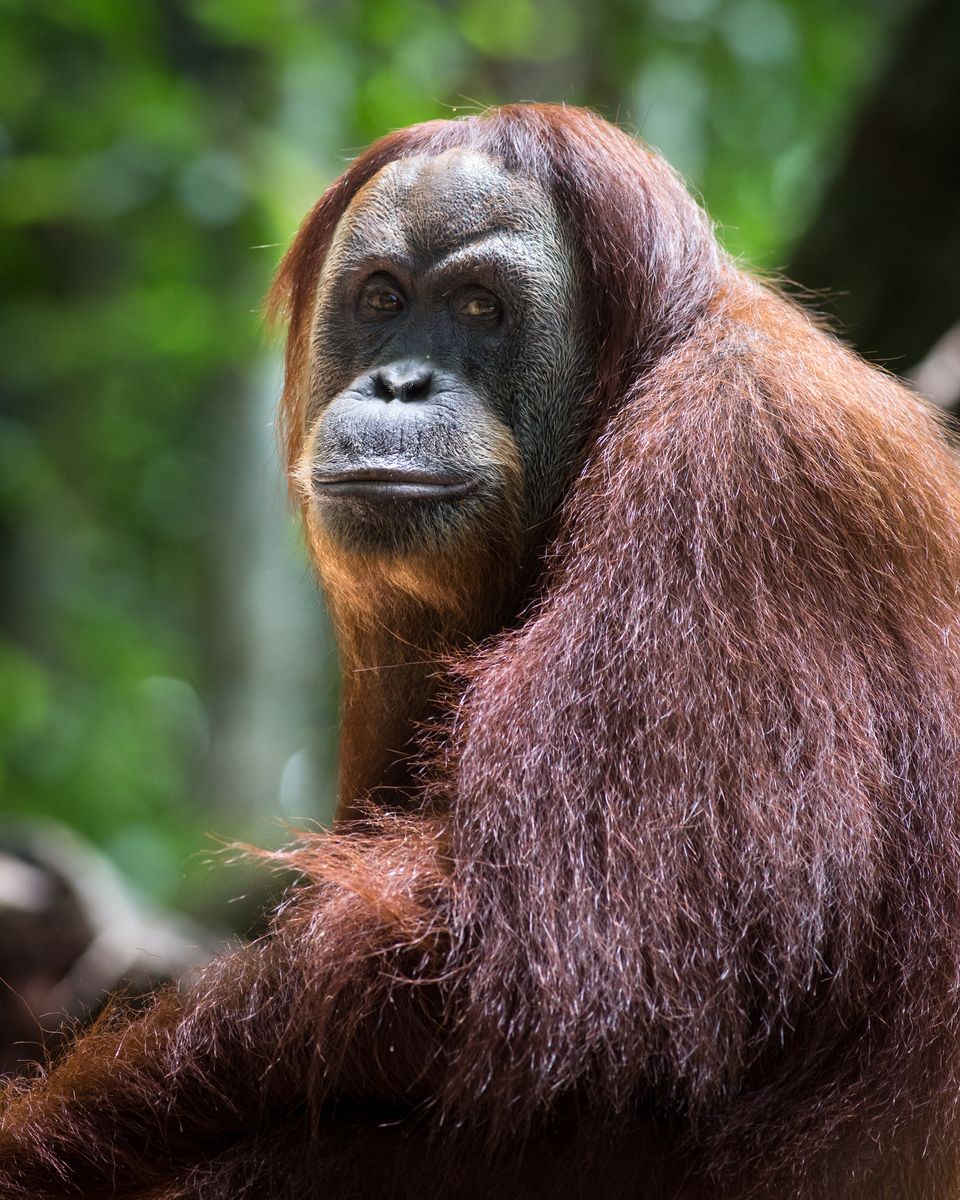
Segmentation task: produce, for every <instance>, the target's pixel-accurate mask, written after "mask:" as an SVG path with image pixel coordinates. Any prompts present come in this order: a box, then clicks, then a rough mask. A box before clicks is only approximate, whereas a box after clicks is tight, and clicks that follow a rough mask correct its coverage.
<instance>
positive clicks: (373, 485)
mask: <svg viewBox="0 0 960 1200" xmlns="http://www.w3.org/2000/svg"><path fill="white" fill-rule="evenodd" d="M314 485H315V487H316V489H317V494H318V495H320V496H331V497H336V498H338V499H339V498H341V497H343V498H349V499H358V500H374V501H376V500H421V501H423V500H460V499H462V498H463V497H464V496H466V495H468V493H469V492H471V491H472V490H473V485H472V483H470V482H469V481H466V482H465V481H463V480H447V479H437V478H436V477H431V476H427V475H415V474H400V473H399V472H398V473H397V474H392V473H390V474H383V475H329V476H326V477H323V476H320V477H315V478H314Z"/></svg>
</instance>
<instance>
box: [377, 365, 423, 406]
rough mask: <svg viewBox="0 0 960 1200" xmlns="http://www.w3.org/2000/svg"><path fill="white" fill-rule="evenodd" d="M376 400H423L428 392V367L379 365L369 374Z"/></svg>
mask: <svg viewBox="0 0 960 1200" xmlns="http://www.w3.org/2000/svg"><path fill="white" fill-rule="evenodd" d="M370 379H371V382H372V384H373V395H374V397H375V399H377V400H423V399H424V398H425V397H426V396H428V395H429V393H430V385H431V384H432V383H433V371H432V370H431V369H430V368H429V367H402V366H401V367H381V368H379V370H376V371H373V372H372V373H371V376H370Z"/></svg>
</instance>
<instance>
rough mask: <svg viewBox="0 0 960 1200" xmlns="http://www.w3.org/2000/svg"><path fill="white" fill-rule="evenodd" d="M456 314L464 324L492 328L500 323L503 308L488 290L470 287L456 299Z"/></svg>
mask: <svg viewBox="0 0 960 1200" xmlns="http://www.w3.org/2000/svg"><path fill="white" fill-rule="evenodd" d="M456 315H457V318H458V320H460V321H461V322H462V323H463V324H465V325H479V326H484V327H486V328H492V327H493V326H496V325H499V324H500V320H501V318H502V316H503V309H502V308H501V306H500V302H499V300H497V298H496V297H495V296H492V295H491V294H490V293H489V292H483V291H477V290H475V289H471V290H470V291H469V292H464V293H463V295H462V296H460V297H459V298H458V299H457V303H456Z"/></svg>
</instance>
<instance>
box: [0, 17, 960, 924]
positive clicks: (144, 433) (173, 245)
mask: <svg viewBox="0 0 960 1200" xmlns="http://www.w3.org/2000/svg"><path fill="white" fill-rule="evenodd" d="M921 8H922V6H918V5H917V4H915V3H908V2H907V0H598V2H596V3H593V4H587V3H575V2H574V0H542V2H534V0H455V2H454V0H451V2H449V3H445V2H441V0H353V2H349V3H347V2H343V3H341V2H338V0H326V2H324V3H308V2H307V0H194V2H192V3H189V2H186V0H184V2H181V3H177V2H174V0H136V2H133V3H131V2H130V0H55V2H54V0H24V2H22V3H17V2H15V0H14V2H11V0H0V21H2V27H0V224H2V226H3V238H2V244H0V260H2V270H3V274H2V277H3V280H4V284H3V289H2V296H0V337H2V345H3V359H2V364H3V370H2V396H3V401H2V409H0V541H2V548H3V565H4V569H3V576H2V586H0V809H2V810H3V811H4V812H8V813H9V812H20V813H28V814H32V813H42V814H48V815H52V816H54V817H56V818H58V819H60V820H62V821H64V822H66V823H67V824H69V825H70V826H72V827H74V828H75V829H77V830H79V831H81V832H82V833H84V834H85V835H87V836H89V837H90V838H91V839H92V840H93V841H94V842H95V843H96V844H98V845H99V846H101V847H102V848H104V849H105V850H106V851H107V853H108V854H109V855H110V856H111V857H112V858H113V859H114V861H115V862H116V863H117V864H119V866H120V867H121V868H122V869H123V870H124V871H126V872H128V873H129V874H130V875H131V876H132V877H133V879H134V880H135V882H136V883H137V884H138V885H139V886H140V887H141V888H143V889H144V890H145V891H146V892H147V893H148V894H150V895H151V896H152V897H153V898H154V899H157V900H160V901H163V902H169V903H174V904H177V905H180V906H183V907H185V908H188V909H191V910H193V911H194V912H197V913H200V914H202V915H204V916H206V917H214V918H215V919H218V920H221V921H223V920H227V921H229V920H230V917H229V915H226V913H227V910H226V909H225V901H226V898H227V896H228V895H230V894H232V893H233V892H234V891H235V890H236V888H237V882H236V878H235V877H231V876H230V872H225V871H223V870H222V869H221V868H217V869H216V870H211V869H210V868H209V865H208V863H207V861H206V860H207V859H208V858H209V855H210V851H211V849H213V848H214V846H215V843H214V842H213V841H212V840H211V838H210V836H209V835H211V834H214V835H216V836H218V837H220V838H223V839H228V840H229V839H236V838H243V839H249V840H252V841H255V842H258V843H260V844H265V843H266V844H276V843H278V842H279V841H281V840H282V839H283V838H284V837H285V836H286V833H285V830H284V828H283V824H284V822H288V823H292V824H296V823H298V822H302V821H303V820H305V819H306V820H323V819H325V818H326V817H327V816H328V815H329V813H330V810H331V805H332V801H333V766H334V758H335V745H334V733H335V723H336V672H335V666H334V663H333V660H332V653H331V646H330V638H329V631H328V630H327V628H326V625H325V622H324V618H323V614H322V606H321V603H320V601H319V599H318V597H317V595H316V592H315V589H314V586H313V583H312V581H311V579H310V576H309V571H308V568H307V565H306V561H305V557H304V555H303V552H302V548H301V545H300V540H299V535H298V532H297V529H296V527H295V525H294V523H293V521H292V519H291V518H290V516H289V515H288V512H287V509H286V502H285V498H284V491H283V486H282V483H281V481H280V478H279V468H278V460H277V455H276V452H275V449H274V445H273V438H274V435H273V429H272V419H273V410H274V405H275V402H276V398H277V394H278V388H279V365H278V363H279V353H278V348H277V347H276V345H271V344H270V342H269V341H268V340H267V339H266V337H265V335H264V331H263V327H262V322H261V319H260V316H259V311H258V310H259V306H260V303H261V298H262V296H263V294H264V292H265V290H266V288H267V285H268V282H269V279H270V276H271V273H272V272H273V270H274V269H275V267H276V264H277V262H278V260H279V257H280V254H281V253H282V249H283V247H284V246H285V245H286V244H287V243H288V241H289V239H290V237H291V236H292V234H293V232H294V231H295V229H296V227H297V224H298V222H299V220H300V218H301V217H302V216H303V214H304V213H305V211H306V210H307V208H308V207H309V206H310V204H311V203H312V202H313V200H314V199H315V198H316V197H317V196H318V195H319V193H320V192H321V191H322V190H323V188H324V187H325V186H326V185H327V184H328V183H329V182H330V181H331V180H332V179H333V178H334V177H335V176H336V175H337V174H338V173H339V172H340V171H341V170H342V169H343V166H344V164H345V162H346V160H347V159H348V158H349V156H350V155H351V153H354V152H355V151H356V150H357V149H359V148H360V147H362V146H363V145H365V144H366V143H368V142H369V141H371V140H372V139H374V138H376V137H378V136H380V135H381V134H383V133H385V132H387V131H388V130H390V129H393V128H395V127H397V126H401V125H405V124H408V123H410V122H413V121H418V120H421V119H424V118H428V117H436V116H449V115H453V114H454V113H455V112H458V111H464V110H473V109H476V108H477V107H480V106H483V105H486V104H489V103H496V102H502V101H506V100H518V99H543V100H557V101H566V102H569V103H575V104H590V105H594V106H596V107H598V108H599V109H600V111H602V112H603V113H604V114H605V115H607V116H610V117H612V118H616V119H618V120H620V121H621V122H622V123H624V124H625V125H626V126H627V127H628V128H630V129H631V130H635V131H638V132H640V133H641V134H642V135H643V136H645V137H646V138H647V139H648V140H649V141H651V142H652V143H653V144H655V145H657V146H658V147H659V148H660V149H662V150H663V151H664V153H665V154H666V155H667V156H668V157H669V158H670V159H671V160H672V161H673V162H674V163H675V164H676V165H677V166H678V167H679V168H680V169H681V170H682V171H683V172H684V173H685V174H686V176H687V178H688V179H689V181H690V183H691V186H692V188H693V189H694V190H695V191H696V192H697V193H698V194H699V195H701V196H702V198H703V200H704V202H705V204H706V206H707V207H708V209H709V210H710V212H711V213H712V214H713V216H714V217H715V218H716V220H717V221H718V223H719V227H720V232H721V237H722V239H723V241H724V243H725V244H726V246H727V247H728V248H729V249H730V250H731V251H732V252H733V253H734V254H736V255H738V256H742V258H743V259H744V260H745V261H747V262H748V263H750V264H753V265H754V266H757V267H759V268H762V269H765V270H768V271H773V272H776V271H779V270H781V269H787V268H789V267H790V265H791V262H792V258H791V256H792V255H793V254H794V252H795V249H796V248H797V247H798V246H800V244H801V242H802V240H803V236H804V234H805V232H806V231H807V230H809V229H811V228H812V227H813V226H814V225H815V223H816V220H817V219H818V213H819V212H820V210H821V208H822V205H823V198H824V196H825V195H826V194H827V193H826V191H825V189H826V188H827V187H828V184H829V181H830V180H831V178H833V177H834V176H836V175H837V173H838V172H839V171H840V168H841V165H842V163H843V161H844V155H845V154H846V153H847V152H848V150H849V147H850V145H851V144H852V140H853V139H854V134H855V132H856V128H857V121H858V119H859V117H858V114H860V113H861V112H862V111H863V109H864V106H865V105H867V104H868V102H869V97H870V95H871V94H872V92H871V89H875V88H876V86H877V81H878V79H879V78H880V77H881V73H882V71H883V70H884V69H885V66H886V65H888V64H889V63H890V62H891V61H892V57H893V56H895V52H896V50H897V48H898V46H899V45H900V43H901V41H902V39H903V37H904V36H905V34H904V30H907V29H909V28H910V27H911V25H910V23H911V22H912V21H915V19H916V17H917V13H918V12H919V11H920V9H921ZM956 48H957V47H956V45H954V46H953V50H952V51H951V53H952V61H953V62H955V61H956V57H955V50H956ZM908 107H909V105H908ZM900 110H901V111H902V110H903V105H901V106H900ZM921 115H922V114H921ZM918 119H919V118H918ZM893 175H895V172H894V173H893ZM884 202H885V198H884V196H883V195H877V196H876V197H875V199H874V203H875V204H880V205H882V204H883V203H884ZM867 219H868V216H865V217H864V220H865V221H866V220H867ZM846 228H847V230H848V231H849V229H850V225H849V223H848V225H847V227H846ZM837 236H838V237H840V238H841V242H842V244H843V245H844V246H846V245H847V244H848V243H849V241H850V233H849V232H847V233H844V232H843V231H841V232H840V233H839V234H838V235H837ZM923 236H924V231H923V229H922V228H920V229H919V230H918V231H917V234H916V240H917V241H922V239H923ZM811 274H812V275H816V272H815V271H812V272H811ZM803 282H805V283H807V282H809V283H814V284H816V286H824V283H822V282H821V281H820V280H817V279H815V278H811V279H809V280H808V279H804V280H803ZM833 283H834V281H831V280H829V279H828V280H826V281H825V285H827V286H830V285H831V284H833ZM941 307H942V306H941ZM942 315H943V320H942V323H941V327H940V329H936V328H932V327H931V328H930V329H929V339H928V340H929V341H930V342H932V341H933V339H934V336H935V335H936V334H938V333H939V332H940V331H941V329H942V328H946V326H947V325H948V324H949V323H950V322H951V321H952V320H954V319H956V317H957V316H958V315H960V313H953V312H947V311H945V312H943V314H942ZM930 324H931V322H928V325H930ZM932 324H935V322H932ZM922 336H923V335H922V334H918V337H922ZM869 348H870V349H871V350H874V351H877V352H879V353H881V354H884V353H888V354H891V355H893V354H899V353H904V354H909V352H910V351H909V349H903V350H901V349H899V348H897V347H889V348H888V347H885V346H876V345H875V346H871V347H869Z"/></svg>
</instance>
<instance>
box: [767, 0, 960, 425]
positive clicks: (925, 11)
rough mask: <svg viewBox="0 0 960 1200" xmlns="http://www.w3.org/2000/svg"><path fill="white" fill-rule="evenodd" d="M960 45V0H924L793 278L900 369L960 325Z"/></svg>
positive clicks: (795, 261) (871, 97) (864, 348)
mask: <svg viewBox="0 0 960 1200" xmlns="http://www.w3.org/2000/svg"><path fill="white" fill-rule="evenodd" d="M958 46H960V5H958V4H957V3H956V0H921V3H919V4H917V5H916V6H915V7H914V9H913V11H912V14H911V16H910V17H909V19H908V20H907V22H906V24H905V25H904V27H903V29H902V31H901V33H900V36H899V37H895V38H894V49H893V53H892V54H891V57H890V58H889V60H888V62H887V64H886V66H885V68H884V69H882V70H881V72H880V74H879V76H878V78H877V80H876V82H875V85H874V86H873V88H872V90H871V91H869V92H868V96H867V100H866V103H865V104H864V106H863V109H862V111H861V114H860V116H859V118H858V120H857V122H856V123H855V125H854V127H853V134H852V136H851V138H850V141H849V145H848V149H847V152H846V155H845V157H844V158H843V160H842V161H841V164H840V167H839V170H838V171H837V173H836V175H835V176H834V179H833V182H832V184H831V185H830V186H829V187H828V188H827V190H826V192H825V194H824V197H823V201H822V203H821V205H820V209H819V213H818V215H817V217H816V218H815V219H814V221H813V223H812V225H811V227H810V229H809V231H808V233H807V234H806V235H805V236H804V237H803V238H802V239H801V241H800V243H799V245H798V246H797V247H796V249H795V251H794V253H793V255H792V258H791V261H790V265H789V268H788V272H787V273H788V275H789V277H790V278H791V279H793V280H795V281H796V282H797V283H798V284H800V285H801V286H802V287H804V288H809V289H812V290H814V291H817V292H824V293H826V296H827V297H828V298H829V301H830V303H829V305H828V307H829V309H830V311H831V312H833V313H835V314H836V316H837V317H838V318H839V321H840V325H841V327H842V329H843V331H844V333H845V334H846V335H847V336H848V337H849V338H850V340H851V341H852V342H853V344H854V345H855V346H856V348H857V349H858V350H859V351H860V352H861V353H863V354H865V355H867V356H868V357H870V358H872V359H874V360H876V361H880V362H882V363H884V364H886V365H887V366H889V367H891V368H892V369H893V370H896V371H899V372H901V373H903V374H906V373H908V372H909V370H910V368H911V366H912V365H913V364H915V363H920V362H921V360H923V359H925V358H926V356H927V355H928V353H929V352H930V349H931V347H932V346H933V345H934V343H939V342H940V341H941V338H942V336H943V335H944V331H945V330H947V329H948V328H950V327H951V326H953V325H954V323H955V322H956V321H957V320H958V318H960V84H958V78H960V77H958V74H957V48H958ZM944 344H945V343H944ZM943 361H944V360H942V359H941V365H942V363H943ZM914 378H915V379H916V380H917V382H918V383H919V384H920V385H921V386H923V387H926V386H927V385H928V383H929V381H930V379H931V376H930V372H928V371H927V370H926V368H924V371H923V372H922V373H914ZM938 389H939V393H940V394H941V395H943V394H945V393H944V391H943V389H942V388H940V385H938ZM947 391H949V386H948V387H947ZM930 398H931V399H936V397H935V396H933V395H931V397H930ZM955 400H956V391H954V394H953V399H952V400H950V401H947V403H952V402H953V401H955Z"/></svg>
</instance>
